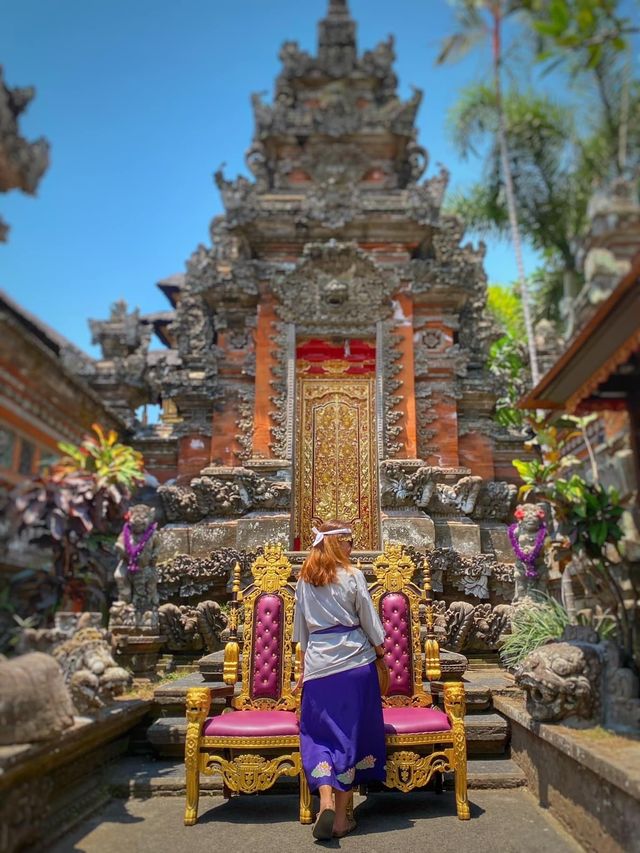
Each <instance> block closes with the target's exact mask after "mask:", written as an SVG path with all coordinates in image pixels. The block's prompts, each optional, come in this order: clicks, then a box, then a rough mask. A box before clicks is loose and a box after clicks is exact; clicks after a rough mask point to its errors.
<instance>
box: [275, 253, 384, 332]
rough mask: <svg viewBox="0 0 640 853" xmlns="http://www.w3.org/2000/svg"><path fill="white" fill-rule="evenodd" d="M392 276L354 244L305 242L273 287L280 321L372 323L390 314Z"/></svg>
mask: <svg viewBox="0 0 640 853" xmlns="http://www.w3.org/2000/svg"><path fill="white" fill-rule="evenodd" d="M396 288H397V281H396V279H395V276H394V275H393V274H392V273H390V272H387V271H386V270H385V271H383V270H382V269H381V268H380V267H379V266H378V265H377V264H376V263H375V262H374V261H373V260H372V259H371V258H370V257H369V256H368V255H367V254H366V252H363V251H362V250H361V249H359V248H358V247H357V246H356V245H355V244H354V243H337V242H336V241H335V240H329V241H328V242H327V243H309V244H307V245H306V246H305V248H304V254H303V257H302V260H301V262H300V263H299V264H298V265H297V266H296V268H295V269H294V270H293V272H291V273H289V274H288V275H285V276H281V277H279V278H276V279H275V280H274V282H273V285H272V289H273V292H274V293H275V295H276V297H277V298H278V300H279V304H278V306H277V308H276V310H277V312H278V314H279V316H280V317H281V319H282V320H284V321H286V322H288V323H296V324H297V325H298V326H300V327H303V328H305V329H313V328H317V327H329V328H331V329H342V328H345V327H351V326H353V325H354V319H355V318H356V317H357V318H358V324H359V326H360V328H362V327H365V326H372V325H374V324H375V323H376V322H378V321H379V320H382V319H384V318H385V317H387V316H389V314H390V313H391V311H392V304H391V295H392V294H393V292H394V291H395V290H396Z"/></svg>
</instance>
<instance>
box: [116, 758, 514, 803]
mask: <svg viewBox="0 0 640 853" xmlns="http://www.w3.org/2000/svg"><path fill="white" fill-rule="evenodd" d="M525 784H526V779H525V775H524V773H523V772H522V770H520V768H519V767H518V766H517V765H516V764H515V763H514V762H513V761H511V759H509V758H502V757H498V758H488V759H487V758H484V759H473V758H472V759H470V760H469V762H468V786H469V788H470V789H476V790H477V789H489V788H490V789H506V788H518V787H520V786H522V785H525ZM106 785H107V788H108V791H109V793H110V794H111V796H113V797H121V798H132V799H146V798H147V797H151V796H175V797H178V796H184V795H185V783H184V764H183V762H182V761H181V760H177V759H150V758H147V759H145V760H142V761H141V760H140V759H139V758H125V759H122V760H120V761H118V762H117V763H115V764H113V765H112V766H111V767H109V769H108V771H107V777H106ZM445 787H450V780H449V784H447V781H445ZM200 790H201V793H202V794H203V795H219V794H220V793H221V791H222V782H221V779H220V777H219V776H202V777H201V779H200ZM296 790H297V783H296V781H295V780H293V779H286V778H285V779H281V780H279V782H278V783H277V784H276V786H274V788H273V789H272V792H273V793H283V792H285V791H290V792H291V793H292V794H293V793H294V792H295V791H296ZM267 793H268V792H267Z"/></svg>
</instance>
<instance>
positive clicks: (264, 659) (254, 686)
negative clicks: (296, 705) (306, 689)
mask: <svg viewBox="0 0 640 853" xmlns="http://www.w3.org/2000/svg"><path fill="white" fill-rule="evenodd" d="M254 607H255V609H254V614H253V618H254V635H253V636H254V642H253V651H252V655H251V691H250V695H251V698H252V699H278V698H279V697H280V683H281V681H282V678H281V666H282V650H281V639H282V599H281V598H280V596H278V595H273V594H271V593H263V594H262V595H260V596H258V598H257V599H256V601H255V605H254Z"/></svg>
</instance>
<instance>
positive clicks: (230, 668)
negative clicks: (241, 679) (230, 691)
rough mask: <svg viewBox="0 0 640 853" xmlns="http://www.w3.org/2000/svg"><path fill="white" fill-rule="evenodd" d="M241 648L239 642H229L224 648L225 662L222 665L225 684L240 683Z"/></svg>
mask: <svg viewBox="0 0 640 853" xmlns="http://www.w3.org/2000/svg"><path fill="white" fill-rule="evenodd" d="M239 661H240V647H239V645H238V642H237V640H229V642H228V643H227V644H226V646H225V647H224V662H223V664H222V680H223V681H224V683H225V684H235V683H236V682H237V681H238V667H239Z"/></svg>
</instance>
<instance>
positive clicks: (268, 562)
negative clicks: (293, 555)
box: [245, 543, 291, 594]
mask: <svg viewBox="0 0 640 853" xmlns="http://www.w3.org/2000/svg"><path fill="white" fill-rule="evenodd" d="M263 550H264V553H263V554H260V555H259V556H258V557H256V559H255V561H254V563H253V565H252V566H251V574H252V575H253V579H254V583H255V585H256V587H257V589H258V590H259V591H260V592H278V590H280V588H281V587H282V586H284V585H285V584H286V583H287V581H288V580H289V577H290V576H291V563H290V562H289V560H288V559H287V557H286V556H285V553H284V549H283V548H282V545H279V544H277V543H275V544H267V545H265V546H264V549H263ZM249 589H251V588H250V587H249ZM245 594H246V591H245Z"/></svg>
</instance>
